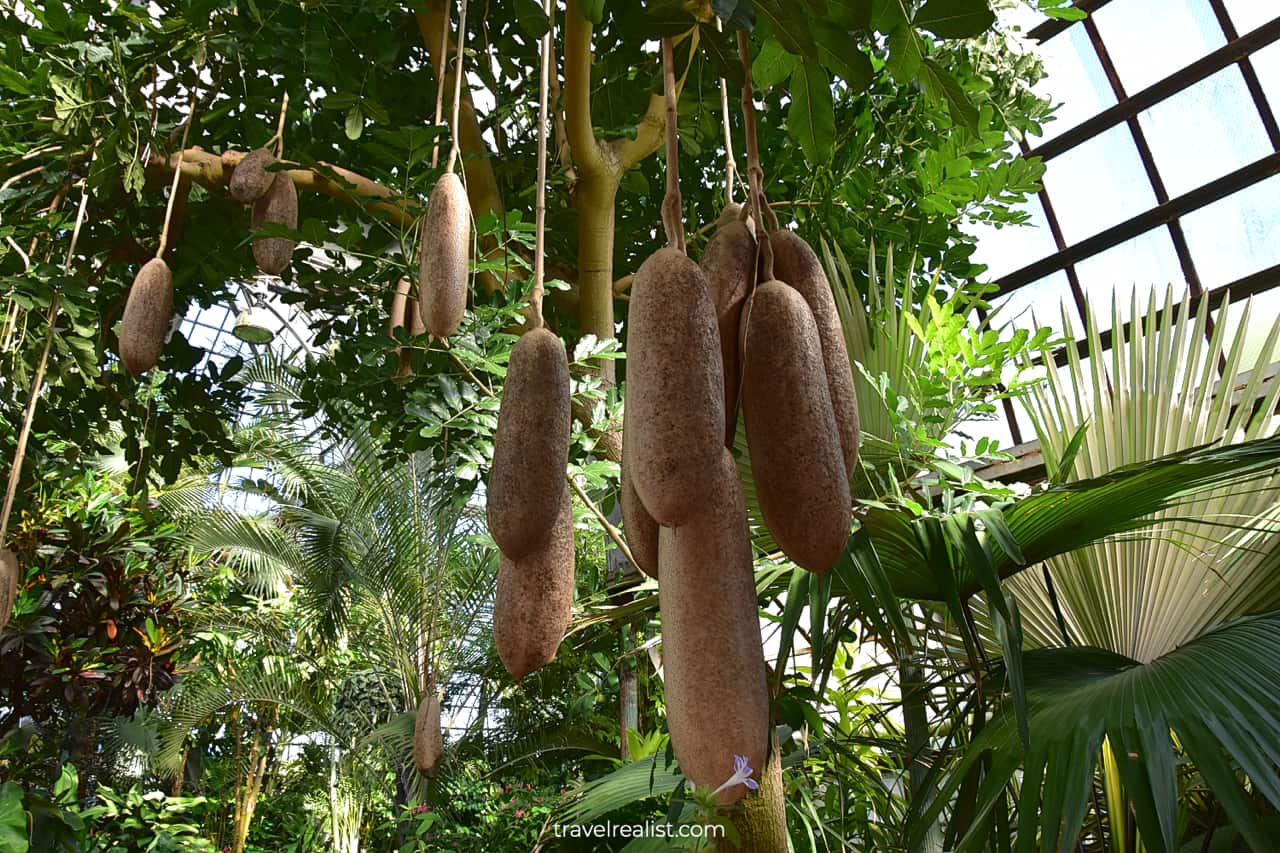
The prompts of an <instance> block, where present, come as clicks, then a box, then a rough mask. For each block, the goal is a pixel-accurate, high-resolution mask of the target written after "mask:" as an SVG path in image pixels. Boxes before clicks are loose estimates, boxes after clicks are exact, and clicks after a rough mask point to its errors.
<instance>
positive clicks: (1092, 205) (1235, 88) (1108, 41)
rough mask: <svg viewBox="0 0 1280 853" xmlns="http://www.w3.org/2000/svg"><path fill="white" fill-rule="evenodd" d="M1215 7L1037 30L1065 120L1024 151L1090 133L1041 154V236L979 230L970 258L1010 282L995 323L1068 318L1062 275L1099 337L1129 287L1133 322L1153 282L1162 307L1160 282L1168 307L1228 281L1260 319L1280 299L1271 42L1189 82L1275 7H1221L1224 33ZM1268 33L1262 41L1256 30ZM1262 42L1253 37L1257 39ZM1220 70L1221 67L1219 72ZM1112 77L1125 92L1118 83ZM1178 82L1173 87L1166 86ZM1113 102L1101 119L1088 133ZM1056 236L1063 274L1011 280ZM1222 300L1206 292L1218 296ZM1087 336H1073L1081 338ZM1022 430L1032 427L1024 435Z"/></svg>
mask: <svg viewBox="0 0 1280 853" xmlns="http://www.w3.org/2000/svg"><path fill="white" fill-rule="evenodd" d="M1219 2H1220V0H1110V2H1107V3H1104V4H1102V5H1101V7H1100V8H1099V9H1097V10H1096V11H1095V12H1094V14H1093V16H1092V18H1091V21H1090V22H1089V23H1087V24H1073V25H1070V26H1068V27H1066V28H1065V29H1057V28H1046V29H1045V31H1044V33H1045V34H1044V36H1042V37H1044V38H1045V39H1046V41H1045V42H1044V43H1042V44H1041V46H1040V48H1039V52H1040V54H1041V56H1042V57H1043V58H1044V61H1045V67H1046V70H1047V72H1048V73H1049V75H1050V76H1049V78H1048V79H1046V80H1045V81H1042V83H1041V84H1040V87H1038V91H1040V92H1041V94H1047V95H1049V96H1050V97H1051V98H1052V100H1054V101H1055V102H1057V101H1061V102H1063V107H1062V108H1061V109H1060V110H1059V116H1060V120H1059V121H1056V122H1051V123H1049V124H1047V125H1046V128H1045V131H1046V132H1045V135H1044V136H1043V137H1042V138H1039V139H1033V140H1029V142H1030V147H1031V148H1032V153H1035V148H1036V147H1037V146H1039V145H1042V144H1043V143H1045V142H1047V141H1049V140H1051V139H1053V138H1055V137H1056V136H1058V135H1061V134H1062V133H1063V132H1064V131H1066V130H1070V129H1071V128H1073V127H1080V126H1081V125H1082V124H1083V125H1085V128H1081V130H1080V131H1079V132H1077V133H1075V134H1072V136H1071V138H1070V139H1069V140H1064V142H1063V143H1062V144H1059V145H1057V146H1049V149H1053V150H1046V154H1047V158H1048V159H1047V172H1046V179H1045V193H1044V196H1045V199H1046V202H1047V205H1048V207H1047V208H1046V206H1045V205H1044V204H1041V202H1040V200H1039V199H1036V200H1034V201H1033V203H1032V204H1031V205H1029V206H1028V208H1029V212H1030V213H1031V217H1030V218H1031V221H1032V223H1034V225H1035V226H1037V227H1035V228H1034V229H1033V228H1008V229H1005V230H1004V231H997V230H996V229H984V230H975V232H974V233H975V236H977V237H978V240H979V243H978V251H977V254H976V255H975V259H977V260H978V261H980V262H981V263H983V264H986V265H987V266H988V268H989V269H988V275H987V276H986V277H985V278H987V279H990V280H999V279H1000V278H1001V277H1007V278H1010V279H1011V280H1010V281H1009V283H1008V285H1006V286H1012V287H1014V288H1015V289H1014V290H1012V292H1009V293H1006V294H1003V295H1002V296H1000V297H998V298H996V299H994V300H993V304H996V305H1003V306H1005V309H1004V311H1002V314H1004V315H1005V317H1006V321H1007V320H1013V323H1012V325H1013V326H1014V327H1019V328H1025V327H1027V326H1028V325H1030V324H1031V322H1032V321H1031V316H1032V314H1033V313H1034V319H1035V322H1036V323H1039V324H1042V325H1046V326H1049V327H1051V328H1054V329H1055V330H1059V329H1060V328H1061V326H1062V322H1061V319H1060V317H1061V307H1060V306H1061V305H1062V303H1065V304H1066V306H1067V310H1068V312H1069V314H1070V319H1071V322H1072V323H1073V324H1075V323H1077V321H1078V312H1077V311H1076V310H1075V305H1074V300H1073V297H1072V288H1071V280H1069V279H1068V274H1067V273H1068V271H1069V272H1070V273H1071V274H1072V275H1075V276H1078V281H1079V286H1080V288H1081V290H1082V291H1083V292H1084V294H1085V296H1086V298H1087V299H1088V300H1089V302H1090V303H1091V304H1092V305H1094V306H1095V309H1096V310H1098V311H1099V314H1104V315H1105V316H1106V317H1107V320H1106V322H1105V323H1104V324H1103V325H1104V327H1106V328H1109V327H1110V325H1111V319H1110V311H1111V308H1110V306H1111V300H1112V297H1113V294H1114V295H1116V296H1117V297H1118V298H1119V300H1120V302H1121V305H1122V308H1121V316H1120V320H1121V322H1128V321H1130V320H1132V319H1133V318H1131V317H1130V316H1129V315H1130V314H1131V313H1132V312H1133V303H1132V300H1133V298H1134V295H1135V292H1136V296H1137V311H1138V313H1139V314H1140V315H1141V314H1143V313H1144V312H1146V311H1147V310H1149V308H1151V307H1154V306H1153V305H1151V304H1150V303H1151V302H1152V299H1151V294H1152V292H1153V288H1154V289H1155V291H1157V298H1156V300H1155V302H1156V303H1157V304H1158V303H1160V302H1162V301H1163V298H1164V290H1165V287H1166V286H1167V285H1169V284H1172V286H1173V297H1174V298H1175V299H1180V298H1182V296H1183V295H1184V294H1185V293H1186V292H1188V289H1189V290H1190V292H1191V293H1192V294H1193V295H1194V294H1198V293H1200V292H1201V290H1200V289H1199V288H1200V286H1201V283H1202V284H1203V287H1204V288H1205V289H1206V290H1209V289H1213V288H1221V287H1223V286H1224V285H1229V284H1231V285H1238V286H1239V290H1240V291H1243V292H1245V293H1258V294H1260V295H1259V296H1258V297H1256V298H1255V302H1258V303H1259V305H1260V307H1262V308H1263V311H1264V312H1265V311H1267V310H1272V311H1274V308H1275V305H1276V304H1280V302H1277V301H1276V300H1280V175H1275V174H1274V173H1275V171H1277V169H1276V168H1273V166H1280V163H1276V162H1268V160H1271V161H1275V160H1276V157H1277V155H1276V153H1275V151H1276V148H1277V147H1278V146H1280V143H1276V142H1275V134H1274V128H1273V129H1272V131H1273V132H1272V134H1271V135H1270V136H1269V135H1268V130H1267V129H1268V127H1272V125H1269V124H1266V121H1269V120H1270V118H1269V117H1270V115H1271V114H1272V110H1271V104H1274V103H1280V42H1276V43H1272V44H1270V45H1268V46H1265V47H1262V48H1259V49H1249V50H1241V49H1236V50H1235V51H1234V52H1232V53H1230V54H1225V53H1224V54H1220V56H1221V57H1222V58H1221V59H1214V60H1212V62H1211V64H1205V63H1202V64H1201V65H1199V66H1197V68H1196V70H1195V71H1192V72H1189V73H1184V69H1186V68H1187V66H1188V65H1189V64H1191V63H1194V62H1197V61H1198V60H1200V59H1202V58H1204V57H1206V56H1208V55H1209V54H1211V53H1213V52H1214V51H1217V50H1220V49H1221V48H1222V47H1223V46H1224V45H1226V44H1227V43H1228V42H1227V39H1228V37H1229V33H1228V31H1227V30H1226V29H1225V27H1230V26H1232V25H1234V27H1235V29H1236V31H1238V33H1239V35H1241V36H1246V35H1248V34H1249V33H1250V32H1253V31H1255V30H1257V28H1258V27H1262V26H1267V25H1271V24H1273V23H1274V22H1276V21H1280V5H1276V4H1274V3H1272V2H1271V0H1267V2H1262V0H1222V5H1225V9H1226V15H1225V16H1224V20H1225V18H1226V17H1229V19H1230V20H1229V21H1228V22H1226V23H1225V24H1224V23H1220V21H1219V15H1220V14H1222V9H1221V8H1220V7H1218V8H1215V4H1217V3H1219ZM1006 23H1010V22H1006ZM1018 23H1020V24H1021V23H1022V22H1018ZM1023 29H1027V27H1026V26H1025V25H1024V26H1023ZM1090 29H1092V30H1093V34H1094V38H1093V39H1091V38H1090ZM1267 37H1271V34H1269V33H1268V34H1263V35H1262V36H1261V38H1267ZM1258 40H1259V36H1258V35H1256V34H1255V37H1254V43H1256V42H1257V41H1258ZM1225 61H1229V62H1230V64H1228V65H1226V66H1225V67H1220V66H1221V64H1222V63H1223V62H1225ZM1241 62H1243V63H1244V64H1245V65H1246V66H1252V67H1253V68H1254V69H1256V72H1257V76H1258V78H1259V79H1260V81H1261V84H1260V86H1258V87H1256V88H1255V89H1253V90H1251V89H1250V85H1251V84H1250V83H1249V82H1248V80H1246V77H1245V75H1244V74H1243V73H1242V71H1241V64H1240V63H1241ZM1215 67H1217V70H1216V71H1215V70H1213V69H1214V68H1215ZM1108 68H1110V69H1113V71H1114V74H1115V80H1116V82H1117V85H1118V86H1120V87H1123V91H1122V92H1121V91H1118V90H1116V89H1114V88H1113V87H1112V84H1111V81H1110V80H1108V78H1107V72H1106V69H1108ZM1173 74H1179V75H1180V78H1179V79H1178V80H1176V81H1169V80H1168V78H1169V77H1170V75H1173ZM1196 77H1202V78H1203V79H1200V80H1198V81H1197V80H1195V78H1196ZM1249 79H1252V78H1249ZM1258 89H1260V90H1261V91H1258ZM1136 92H1141V93H1143V95H1144V100H1143V102H1142V103H1143V106H1144V107H1145V108H1144V109H1142V110H1141V111H1139V110H1138V109H1137V108H1136V107H1128V108H1127V109H1126V105H1127V104H1128V103H1129V102H1128V101H1126V100H1120V101H1119V102H1118V106H1116V105H1117V100H1116V99H1117V97H1118V96H1120V95H1121V94H1123V95H1124V96H1126V97H1127V96H1128V95H1132V94H1134V93H1136ZM1268 100H1269V101H1270V102H1271V104H1268V103H1267V101H1268ZM1113 106H1116V109H1115V110H1113V111H1112V114H1111V116H1110V118H1107V119H1101V120H1098V121H1093V122H1092V123H1091V119H1093V118H1094V117H1095V116H1097V115H1098V114H1099V113H1101V112H1103V111H1105V110H1108V109H1110V108H1112V107H1113ZM1130 122H1132V123H1133V125H1134V127H1133V129H1132V130H1131V129H1130V126H1129V123H1130ZM1135 132H1140V133H1141V135H1142V137H1144V138H1145V140H1146V143H1147V144H1146V147H1145V148H1139V147H1138V146H1137V145H1136V142H1135V137H1134V133H1135ZM1244 167H1251V171H1252V174H1250V175H1249V176H1248V177H1247V178H1242V179H1241V184H1244V183H1245V181H1247V180H1253V181H1257V183H1254V184H1252V185H1247V186H1244V187H1243V188H1242V189H1238V188H1235V187H1232V190H1233V192H1232V194H1231V195H1229V196H1228V197H1226V198H1223V199H1220V200H1218V201H1217V202H1213V203H1210V202H1209V201H1208V199H1209V198H1211V197H1212V196H1211V195H1209V193H1208V192H1205V191H1203V190H1202V188H1203V187H1204V186H1205V185H1206V184H1207V183H1210V182H1212V181H1215V180H1219V179H1221V178H1222V177H1224V176H1226V175H1230V174H1232V173H1234V172H1236V171H1237V170H1239V169H1241V168H1244ZM1269 174H1270V175H1272V177H1267V175H1269ZM1157 182H1158V183H1159V184H1160V185H1162V186H1163V189H1164V190H1165V192H1166V193H1167V195H1165V196H1163V197H1162V198H1161V199H1157V197H1156V190H1155V186H1156V184H1157ZM1163 198H1171V199H1172V202H1171V203H1170V204H1171V207H1170V208H1169V209H1168V210H1167V212H1166V211H1165V210H1164V209H1163V207H1162V206H1161V205H1160V204H1159V201H1161V200H1162V199H1163ZM1161 214H1164V215H1161ZM1178 214H1181V215H1180V216H1179V215H1178ZM1138 216H1141V217H1143V219H1145V220H1149V221H1147V222H1146V223H1145V225H1144V227H1146V228H1147V229H1148V230H1146V231H1145V232H1142V233H1137V234H1133V232H1134V231H1135V230H1136V228H1135V226H1136V225H1137V223H1136V222H1131V220H1133V219H1134V217H1138ZM1166 217H1167V218H1166ZM1045 220H1047V222H1046V221H1045ZM1157 223H1162V224H1158V225H1157ZM1046 225H1048V226H1049V227H1046ZM1152 226H1156V227H1152ZM1054 227H1056V228H1058V229H1059V231H1060V233H1061V234H1062V235H1063V239H1064V241H1065V243H1066V245H1067V247H1068V249H1070V250H1072V254H1074V255H1075V258H1074V259H1073V263H1066V259H1065V258H1064V259H1062V261H1061V263H1062V266H1061V267H1060V268H1059V269H1058V270H1057V271H1053V266H1052V265H1051V264H1052V262H1051V263H1050V264H1044V263H1041V266H1042V267H1044V271H1043V272H1046V273H1048V274H1047V275H1044V274H1043V273H1042V274H1041V275H1040V277H1037V278H1035V280H1032V281H1029V282H1027V283H1026V284H1023V285H1018V284H1017V283H1016V282H1018V281H1026V280H1027V278H1030V276H1027V275H1025V274H1023V273H1021V270H1023V269H1025V268H1026V267H1027V266H1030V265H1031V264H1032V263H1038V262H1042V260H1043V259H1046V258H1051V257H1053V256H1054V255H1055V254H1056V252H1057V251H1058V246H1057V245H1056V244H1055V242H1054V241H1053V240H1052V230H1051V229H1052V228H1054ZM1131 235H1132V236H1131ZM1184 235H1185V236H1184ZM1095 236H1096V237H1097V239H1096V240H1091V238H1093V237H1095ZM1082 241H1091V242H1092V243H1095V244H1096V247H1093V246H1090V247H1089V248H1087V249H1085V251H1086V252H1087V253H1088V254H1086V255H1085V256H1084V257H1081V254H1082V253H1081V252H1080V251H1079V248H1084V247H1080V246H1079V244H1080V243H1081V242H1082ZM1107 244H1111V245H1110V246H1109V247H1108V248H1102V247H1104V246H1107ZM1193 265H1194V266H1193ZM1011 268H1012V269H1011ZM1270 276H1274V280H1271V279H1270V278H1269V277H1270ZM1221 296H1222V293H1215V294H1212V298H1213V300H1214V301H1215V302H1217V301H1218V300H1219V299H1220V297H1221ZM1240 298H1242V297H1239V296H1238V297H1237V301H1239V299H1240ZM1232 313H1233V314H1234V311H1233V312H1232ZM1258 316H1259V315H1258V314H1256V313H1255V314H1254V317H1255V318H1257V317H1258ZM1082 328H1083V327H1082V326H1077V328H1076V330H1075V331H1076V333H1077V334H1080V333H1082ZM1106 337H1107V338H1109V337H1110V335H1107V336H1106ZM1266 355H1268V354H1262V353H1259V356H1260V357H1265V356H1266ZM1274 357H1276V358H1280V353H1277V354H1274ZM1024 432H1028V433H1029V431H1028V430H1026V425H1024ZM1028 437H1029V435H1028Z"/></svg>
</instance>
